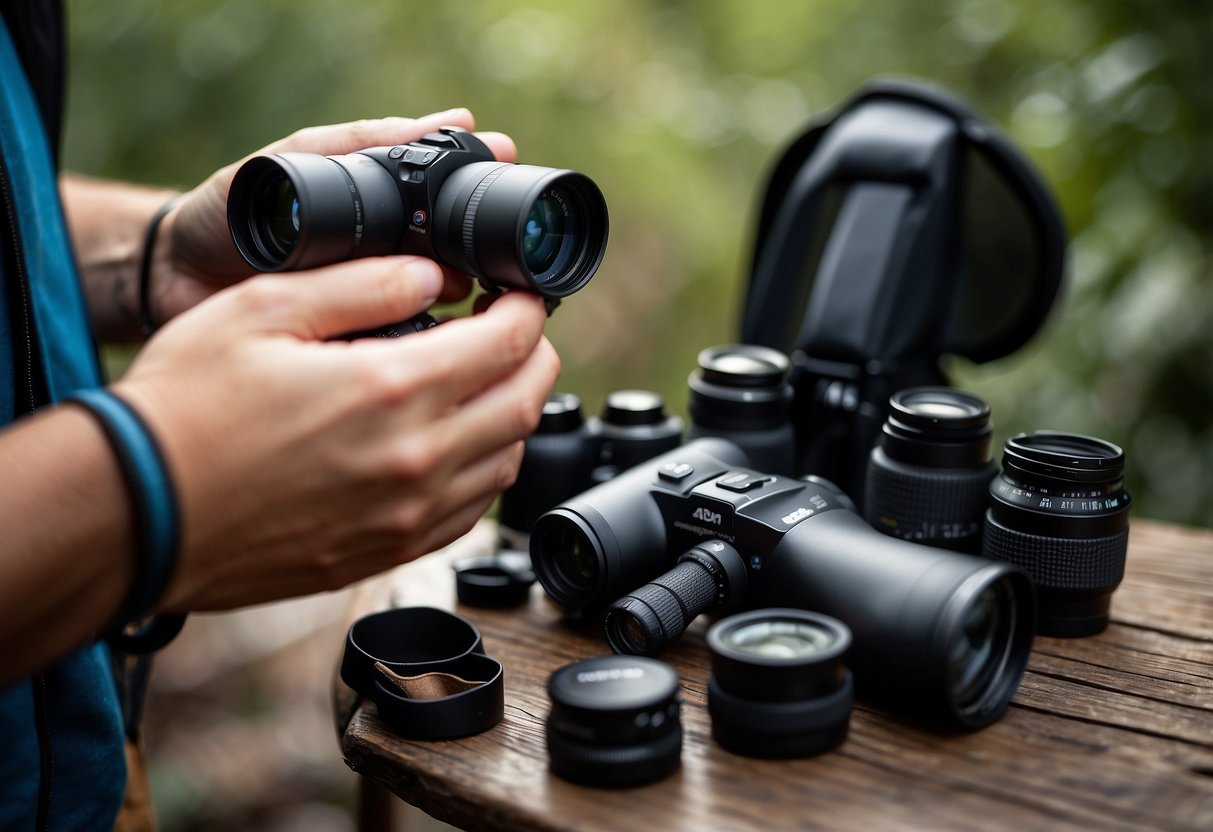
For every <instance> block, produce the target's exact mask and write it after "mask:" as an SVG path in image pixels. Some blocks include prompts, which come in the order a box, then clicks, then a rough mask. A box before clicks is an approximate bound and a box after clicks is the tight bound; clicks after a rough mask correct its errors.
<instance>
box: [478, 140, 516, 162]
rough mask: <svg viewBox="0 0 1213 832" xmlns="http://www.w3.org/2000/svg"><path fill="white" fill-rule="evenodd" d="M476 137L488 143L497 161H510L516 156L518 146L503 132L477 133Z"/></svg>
mask: <svg viewBox="0 0 1213 832" xmlns="http://www.w3.org/2000/svg"><path fill="white" fill-rule="evenodd" d="M476 138H478V139H480V141H482V142H484V143H485V144H486V145H488V148H489V150H491V151H493V158H495V159H496V160H497V161H498V162H512V161H514V160H515V159H517V158H518V146H517V145H515V144H514V140H513V139H511V138H510V137H509V136H507V135H506V134H505V133H477V134H476Z"/></svg>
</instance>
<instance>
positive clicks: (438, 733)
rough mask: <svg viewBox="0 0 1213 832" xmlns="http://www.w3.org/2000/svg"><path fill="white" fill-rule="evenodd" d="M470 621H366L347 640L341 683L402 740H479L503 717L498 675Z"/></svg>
mask: <svg viewBox="0 0 1213 832" xmlns="http://www.w3.org/2000/svg"><path fill="white" fill-rule="evenodd" d="M483 650H484V645H483V640H482V639H481V637H480V631H479V630H477V629H476V627H475V625H473V624H472V623H471V622H470V621H468V620H466V619H464V618H461V617H460V616H457V615H454V614H452V613H449V612H446V611H445V610H439V609H435V608H433V607H406V608H401V609H394V610H387V611H385V612H379V613H373V614H371V615H367V616H363V617H362V618H360V619H358V620H357V621H355V622H354V624H353V625H352V626H351V627H350V629H349V633H348V634H347V635H346V643H345V653H344V654H343V655H342V658H341V679H342V681H344V682H345V683H346V684H347V685H349V686H350V687H351V688H353V689H354V690H356V691H357V692H358V693H359V694H361V695H362V696H365V697H366V698H368V699H370V700H371V701H372V702H374V703H375V705H376V707H377V708H378V710H379V717H380V718H381V719H382V720H383V721H384V723H386V724H387V725H388V727H390V728H391V729H392V730H393V731H395V732H396V733H397V734H399V735H400V736H402V737H405V738H407V739H416V740H446V739H456V738H458V737H466V736H470V735H472V734H479V733H481V732H483V731H487V730H488V729H489V728H492V727H493V726H494V725H496V724H497V723H498V722H500V721H501V718H502V716H504V714H505V689H504V683H503V669H502V666H501V663H500V662H499V661H497V660H496V659H493V658H490V657H488V656H485V655H484V653H483Z"/></svg>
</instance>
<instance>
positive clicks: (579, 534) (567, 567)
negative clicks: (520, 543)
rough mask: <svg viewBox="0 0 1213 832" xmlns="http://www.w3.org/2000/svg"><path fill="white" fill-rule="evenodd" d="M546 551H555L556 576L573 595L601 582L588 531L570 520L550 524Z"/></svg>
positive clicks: (553, 559) (553, 564) (554, 568)
mask: <svg viewBox="0 0 1213 832" xmlns="http://www.w3.org/2000/svg"><path fill="white" fill-rule="evenodd" d="M543 551H545V552H553V553H554V556H553V557H552V559H551V564H552V568H553V571H554V572H555V573H556V574H555V577H556V579H557V580H558V581H559V582H560V584H561V585H562V588H563V589H564V590H565V591H566V592H569V593H572V594H578V595H579V594H581V593H584V592H587V591H590V590H593V589H594V588H595V587H596V586H597V583H598V557H597V555H596V554H595V553H594V546H593V544H591V543H590V541H589V540H587V539H586V536H585V532H583V531H582V530H581V529H579V528H577V527H576V526H575V525H573V524H571V523H560V524H556V525H554V526H552V527H550V528H549V529H548V530H547V532H546V534H545V535H544V540H543Z"/></svg>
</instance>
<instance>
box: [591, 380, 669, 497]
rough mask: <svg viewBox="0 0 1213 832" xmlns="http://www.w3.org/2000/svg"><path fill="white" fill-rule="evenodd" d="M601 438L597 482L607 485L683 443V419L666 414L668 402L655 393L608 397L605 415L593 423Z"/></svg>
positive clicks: (629, 392)
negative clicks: (620, 475)
mask: <svg viewBox="0 0 1213 832" xmlns="http://www.w3.org/2000/svg"><path fill="white" fill-rule="evenodd" d="M590 432H591V433H592V434H594V435H596V436H597V437H598V457H599V459H598V463H599V464H598V466H597V467H596V468H595V469H594V471H593V472H592V474H591V479H593V481H594V482H605V481H606V480H609V479H611V478H612V477H614V476H616V475H618V474H619V472H620V471H625V470H627V469H628V468H631V467H632V466H634V465H639V464H640V463H641V462H644V461H646V460H649V459H652V458H653V457H655V456H657V455H658V454H662V453H665V452H666V451H672V450H673V449H674V448H677V447H678V446H679V445H681V444H682V419H680V418H678V417H677V416H671V415H669V414H668V413H666V409H665V399H663V398H662V397H661V395H660V394H659V393H654V392H653V391H651V390H615V391H614V392H612V393H609V394H607V397H606V401H605V402H603V405H602V415H601V416H600V417H598V418H596V419H592V420H590Z"/></svg>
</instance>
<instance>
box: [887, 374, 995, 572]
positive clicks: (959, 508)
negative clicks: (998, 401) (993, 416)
mask: <svg viewBox="0 0 1213 832" xmlns="http://www.w3.org/2000/svg"><path fill="white" fill-rule="evenodd" d="M889 408H890V413H889V417H888V419H887V420H886V421H885V424H884V428H883V429H882V431H881V435H880V438H879V439H878V440H877V444H876V447H875V448H873V449H872V453H871V456H870V457H869V461H868V476H867V484H866V486H865V494H864V519H866V520H867V521H868V522H869V523H870V524H871V525H872V526H873V527H875V528H876V529H877V530H878V531H881V532H884V533H885V534H888V535H892V536H893V537H900V538H902V539H903V540H912V541H914V542H916V543H925V544H928V545H930V546H941V547H944V548H948V549H957V550H960V551H966V552H972V553H976V552H977V551H978V550H979V549H980V546H981V524H982V517H983V515H984V513H985V510H986V506H987V504H988V502H989V487H990V481H991V480H992V479H993V478H994V476H995V475H996V474H997V473H998V468H997V467H996V466H995V464H994V461H993V459H992V457H991V452H990V437H991V427H990V407H989V405H987V404H986V403H985V402H984V401H983V400H982V399H980V398H978V397H977V396H974V395H973V394H971V393H965V392H963V391H960V390H953V389H951V388H948V387H912V388H910V389H908V390H902V391H901V392H899V393H895V394H894V395H893V396H892V397H890V399H889Z"/></svg>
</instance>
